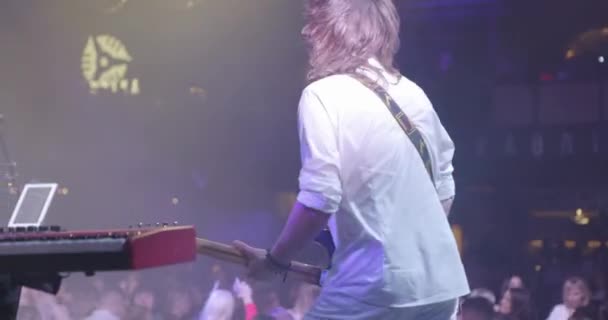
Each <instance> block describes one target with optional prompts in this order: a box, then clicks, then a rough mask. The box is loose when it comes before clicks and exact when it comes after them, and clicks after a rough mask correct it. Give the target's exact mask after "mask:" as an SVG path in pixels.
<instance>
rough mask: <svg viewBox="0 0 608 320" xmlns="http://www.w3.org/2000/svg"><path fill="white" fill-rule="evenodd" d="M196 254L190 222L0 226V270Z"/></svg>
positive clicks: (158, 261)
mask: <svg viewBox="0 0 608 320" xmlns="http://www.w3.org/2000/svg"><path fill="white" fill-rule="evenodd" d="M195 258H196V233H195V230H194V227H192V226H158V227H143V228H129V229H115V230H80V231H61V230H59V229H58V228H54V227H40V228H29V229H24V228H20V229H19V230H17V229H10V230H8V229H1V230H0V273H22V272H81V271H82V272H85V273H92V272H96V271H112V270H138V269H145V268H152V267H160V266H165V265H172V264H178V263H184V262H189V261H193V260H194V259H195Z"/></svg>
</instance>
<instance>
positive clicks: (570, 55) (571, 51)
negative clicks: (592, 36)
mask: <svg viewBox="0 0 608 320" xmlns="http://www.w3.org/2000/svg"><path fill="white" fill-rule="evenodd" d="M575 56H576V51H574V49H569V50H568V51H567V52H566V59H572V58H574V57H575Z"/></svg>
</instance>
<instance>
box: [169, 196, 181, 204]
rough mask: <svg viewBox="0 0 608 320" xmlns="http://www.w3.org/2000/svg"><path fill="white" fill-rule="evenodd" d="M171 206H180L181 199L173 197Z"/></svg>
mask: <svg viewBox="0 0 608 320" xmlns="http://www.w3.org/2000/svg"><path fill="white" fill-rule="evenodd" d="M171 204H172V205H174V206H176V205H178V204H179V198H178V197H173V198H172V199H171Z"/></svg>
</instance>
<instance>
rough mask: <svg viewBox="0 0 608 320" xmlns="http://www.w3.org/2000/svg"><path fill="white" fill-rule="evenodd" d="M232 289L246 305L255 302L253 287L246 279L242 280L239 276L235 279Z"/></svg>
mask: <svg viewBox="0 0 608 320" xmlns="http://www.w3.org/2000/svg"><path fill="white" fill-rule="evenodd" d="M232 291H234V295H236V296H237V297H239V298H240V299H241V300H243V303H244V304H245V305H248V304H252V303H253V289H251V286H250V285H249V283H247V282H246V281H241V279H239V278H236V279H234V285H232Z"/></svg>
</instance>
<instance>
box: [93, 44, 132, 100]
mask: <svg viewBox="0 0 608 320" xmlns="http://www.w3.org/2000/svg"><path fill="white" fill-rule="evenodd" d="M132 61H133V58H132V57H131V55H130V54H129V52H128V51H127V48H126V47H125V45H124V44H123V43H122V42H121V41H120V40H118V39H117V38H115V37H113V36H110V35H107V34H102V35H97V36H90V37H89V38H88V40H87V43H86V45H85V47H84V51H83V52H82V64H81V68H82V76H83V77H84V79H85V80H86V81H87V83H88V84H89V89H90V91H91V93H92V94H96V93H97V92H98V91H99V90H104V91H107V92H111V93H124V94H128V95H138V94H139V93H140V87H139V79H137V78H132V79H129V78H128V77H127V71H128V68H129V63H131V62H132Z"/></svg>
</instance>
